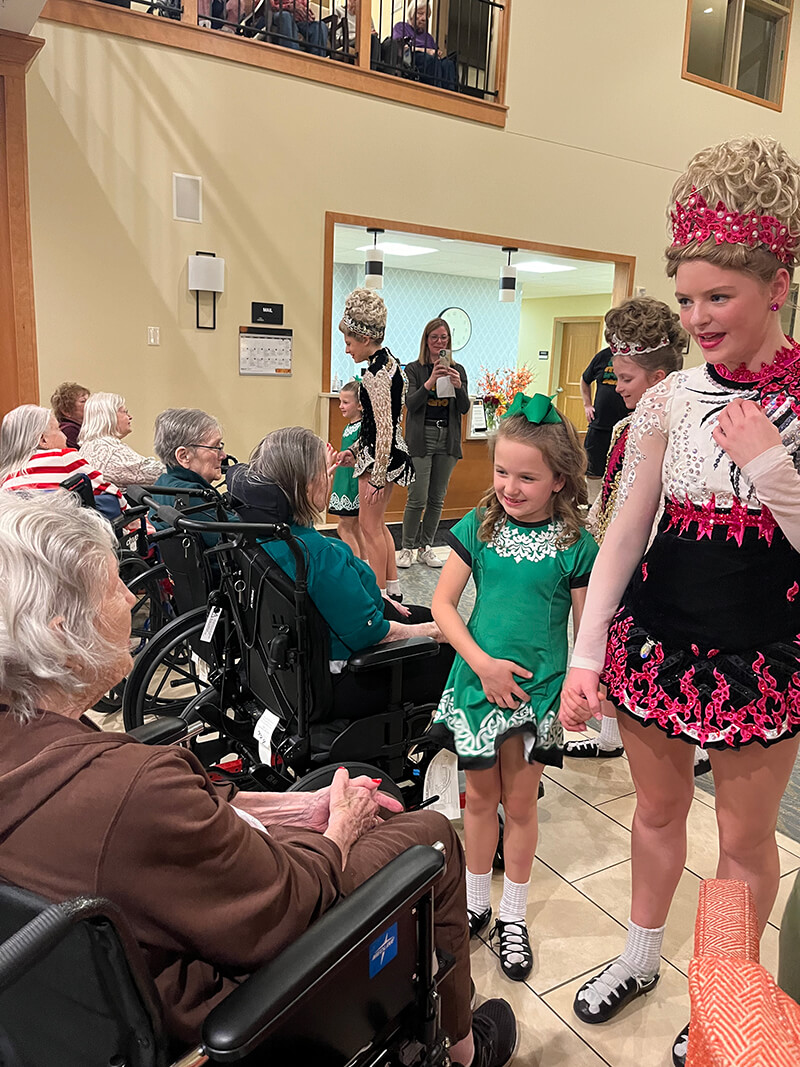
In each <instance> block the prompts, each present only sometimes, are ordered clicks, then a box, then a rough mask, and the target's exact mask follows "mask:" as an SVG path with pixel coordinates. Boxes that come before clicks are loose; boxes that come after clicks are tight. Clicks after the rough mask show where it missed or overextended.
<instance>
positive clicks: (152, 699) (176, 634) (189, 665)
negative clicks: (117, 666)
mask: <svg viewBox="0 0 800 1067" xmlns="http://www.w3.org/2000/svg"><path fill="white" fill-rule="evenodd" d="M205 622H206V609H205V608H197V609H196V610H195V611H189V612H187V613H186V614H185V615H181V616H179V617H178V618H177V619H175V620H174V622H171V623H169V624H168V625H167V626H165V627H163V628H162V629H161V630H159V632H158V633H157V634H155V636H154V637H152V638H151V639H150V640H149V641H148V642H147V644H146V645H145V647H144V648H143V649H142V651H141V652H140V653H139V655H138V656H137V657H136V660H135V662H134V664H133V670H132V671H131V673H130V674H129V675H128V680H127V683H126V685H125V691H124V694H123V700H122V715H123V719H124V722H125V729H126V730H133V729H135V728H136V727H137V726H143V725H144V723H145V722H146V721H147V719H148V718H149V716H151V715H181V714H182V713H183V711H184V710H185V708H186V706H187V705H188V704H189V702H190V701H191V700H194V699H195V698H196V697H197V695H198V693H200V692H201V690H203V689H205V688H206V687H207V686H208V681H207V672H208V663H207V662H205V661H204V660H202V659H200V658H199V656H198V655H197V653H196V652H195V649H197V648H202V649H203V650H205V649H206V648H207V649H208V656H209V659H211V658H212V656H213V652H212V648H211V645H202V646H201V645H200V640H199V638H200V634H201V633H202V631H203V627H204V626H205Z"/></svg>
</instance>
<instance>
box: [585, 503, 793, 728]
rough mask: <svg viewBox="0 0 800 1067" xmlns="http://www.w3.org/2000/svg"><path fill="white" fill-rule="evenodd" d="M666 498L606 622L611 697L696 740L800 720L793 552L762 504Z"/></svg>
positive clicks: (649, 720)
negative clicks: (710, 508)
mask: <svg viewBox="0 0 800 1067" xmlns="http://www.w3.org/2000/svg"><path fill="white" fill-rule="evenodd" d="M713 516H714V517H713V521H708V514H705V515H704V514H703V511H702V509H700V508H697V507H694V506H692V505H691V504H678V503H676V502H672V501H667V504H666V509H665V513H664V516H663V518H662V520H661V523H660V525H659V531H658V533H657V535H656V537H655V539H654V541H653V544H652V546H651V547H650V549H649V551H648V553H647V555H646V556H645V558H644V560H643V561H642V563H641V564H640V566H639V568H638V569H637V572H636V573H635V575H634V577H633V578H632V580H631V582H630V584H629V586H628V588H627V590H626V592H625V596H624V598H623V602H622V605H621V607H620V608H619V610H618V612H617V614H616V616H615V617H614V620H613V622H612V624H611V628H610V630H609V640H608V648H607V652H606V664H605V670H604V672H603V681H604V682H605V684H606V686H607V687H608V695H609V698H610V699H611V700H612V702H613V703H614V704H615V705H616V706H617V707H618V708H620V709H621V710H622V711H624V712H627V713H628V714H629V715H631V716H633V717H634V718H636V719H638V720H640V721H641V722H643V723H644V724H650V723H654V724H655V725H656V726H658V727H660V728H661V729H662V730H664V731H665V732H666V733H667V734H668V735H669V736H670V737H680V738H682V739H683V740H685V741H688V742H691V743H693V744H700V745H702V746H703V747H705V748H720V749H724V748H731V747H733V748H739V747H740V746H741V745H746V744H749V743H750V742H753V741H758V742H760V743H761V744H762V745H765V746H766V745H770V744H773V743H775V742H776V741H781V740H783V739H784V738H786V737H791V736H792V735H794V734H796V733H797V732H798V731H800V554H798V553H797V552H796V551H795V550H794V549H793V548H792V546H791V545H790V544H789V542H788V541H787V540H786V538H785V537H784V536H783V534H782V533H781V532H780V530H779V529H778V528H777V527H776V525H775V522H774V519H772V517H771V516H770V514H769V512H768V511H767V510H766V509H763V510H762V511H761V512H760V513H754V512H752V511H747V509H745V508H744V507H743V506H741V507H740V508H739V509H735V512H727V513H720V512H718V511H717V512H714V513H713Z"/></svg>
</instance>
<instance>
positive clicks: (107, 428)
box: [78, 393, 125, 445]
mask: <svg viewBox="0 0 800 1067" xmlns="http://www.w3.org/2000/svg"><path fill="white" fill-rule="evenodd" d="M124 407H125V397H124V396H120V395H119V393H90V394H89V396H88V397H87V399H86V407H85V408H84V409H83V422H82V423H81V430H80V433H79V434H78V444H79V445H85V444H87V443H88V442H89V441H94V439H95V438H96V437H119V428H118V426H117V412H118V411H119V409H120V408H124Z"/></svg>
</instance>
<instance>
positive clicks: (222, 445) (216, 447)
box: [186, 441, 225, 452]
mask: <svg viewBox="0 0 800 1067" xmlns="http://www.w3.org/2000/svg"><path fill="white" fill-rule="evenodd" d="M186 448H207V449H208V450H209V451H210V452H224V451H225V442H224V441H220V443H219V444H218V445H200V444H192V445H186Z"/></svg>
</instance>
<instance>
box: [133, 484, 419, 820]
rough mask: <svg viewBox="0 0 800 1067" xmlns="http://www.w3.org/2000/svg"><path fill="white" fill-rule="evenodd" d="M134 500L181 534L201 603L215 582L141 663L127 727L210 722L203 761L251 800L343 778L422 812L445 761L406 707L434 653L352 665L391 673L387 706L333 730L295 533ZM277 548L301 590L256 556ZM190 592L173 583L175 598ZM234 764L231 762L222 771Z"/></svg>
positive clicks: (324, 654) (200, 745) (391, 651)
mask: <svg viewBox="0 0 800 1067" xmlns="http://www.w3.org/2000/svg"><path fill="white" fill-rule="evenodd" d="M138 500H139V501H141V502H143V503H146V504H147V505H149V506H150V507H152V508H153V509H154V512H155V514H156V515H157V517H158V519H159V520H160V521H161V522H162V523H169V526H170V527H171V528H172V530H173V531H174V533H175V540H174V542H173V548H172V552H173V555H174V556H177V557H178V559H177V564H176V565H179V566H181V567H183V569H184V570H185V571H187V572H192V573H193V574H194V576H195V582H196V588H195V595H196V596H198V597H203V593H204V589H203V585H204V583H207V582H208V573H209V566H210V562H211V561H215V563H216V566H217V568H218V582H217V584H216V587H215V588H213V589H211V591H210V592H209V594H208V596H207V598H204V599H203V600H202V602H201V603H199V604H197V605H196V606H194V607H193V608H191V609H190V610H189V611H187V612H186V613H184V614H183V615H181V616H179V617H178V618H177V619H176V620H175V621H174V622H173V623H170V624H169V625H168V626H166V627H164V628H163V629H162V630H161V631H160V632H159V633H158V634H156V635H155V637H154V638H153V639H152V640H151V641H149V642H148V644H147V646H146V647H145V648H144V649H143V651H142V652H141V653H140V654H139V656H137V658H136V661H135V663H134V667H133V670H132V671H131V674H130V675H129V679H128V683H127V685H126V688H125V694H124V701H123V714H124V720H125V728H126V729H127V730H133V729H136V728H137V727H139V726H141V725H142V724H143V723H146V722H147V721H148V720H149V719H150V718H151V717H152V716H163V715H177V716H180V717H181V718H183V719H184V720H185V721H187V722H189V723H191V722H195V721H197V720H198V719H199V720H201V721H202V722H204V723H205V724H206V726H207V727H208V731H207V733H206V734H203V735H201V736H200V737H198V738H196V739H195V741H194V742H193V750H194V752H195V754H196V755H198V757H199V758H200V759H201V761H202V762H203V763H204V765H205V766H206V767H207V768H209V769H211V770H212V771H213V772H214V773H218V774H224V773H225V771H226V770H228V772H229V773H230V772H231V771H232V772H233V773H234V774H235V775H236V778H235V780H236V783H237V784H238V785H239V786H240V787H242V788H266V789H270V790H276V791H282V790H285V789H290V788H292V789H317V788H320V787H321V786H323V785H325V784H327V783H328V782H329V781H330V779H331V777H332V776H333V772H334V770H335V768H336V767H338V766H341V765H347V766H348V768H349V769H351V770H352V772H353V773H364V774H369V773H371V774H372V776H373V777H380V778H381V779H382V780H383V781H384V786H383V788H385V789H387V790H388V791H389V792H394V794H395V795H396V796H398V797H399V798H400V799H402V800H403V802H404V803H405V805H406V807H410V806H416V805H417V804H419V803H420V801H421V799H422V794H423V790H424V776H425V771H426V769H427V766H428V764H429V763H430V760H431V759H432V758H433V756H434V755H435V754H436V751H438V749H437V747H436V746H435V745H434V743H433V742H431V741H430V740H428V738H427V736H426V735H427V730H428V726H429V724H430V721H431V717H432V714H433V712H434V710H435V705H434V704H432V703H431V704H423V705H419V706H409V705H408V704H406V703H404V701H403V696H402V693H403V674H404V670H406V669H411V670H418V669H419V668H420V666H422V660H423V659H424V658H426V657H428V656H433V655H437V654H438V651H439V649H438V645H437V644H436V642H435V641H433V640H432V639H430V638H419V637H417V638H410V639H408V640H405V641H395V642H391V643H388V644H385V645H376V646H374V647H373V648H370V649H368V650H366V651H364V652H360V653H357V654H355V655H353V656H351V657H350V659H349V660H348V669H349V670H350V671H353V672H368V671H376V670H380V671H383V672H387V673H388V677H389V679H390V683H389V685H390V697H389V701H388V706H387V708H386V710H385V711H384V712H382V713H381V714H378V715H372V716H369V717H367V718H363V719H358V720H356V721H349V720H336V721H331V715H330V709H331V707H332V702H333V682H332V678H331V673H330V666H329V660H330V654H329V646H330V637H329V631H328V627H327V624H326V623H325V620H324V619H323V618H322V616H321V615H320V614H319V612H318V611H317V609H316V608H315V606H314V604H313V603H312V601H311V600H310V598H309V596H308V592H307V589H306V578H305V575H306V565H305V557H304V550H303V545H302V542H299V541H298V540H297V539H296V538H294V537H293V536H292V534H291V531H290V529H289V527H288V526H285V525H281V524H264V523H239V522H235V523H232V522H224V523H220V522H199V521H197V520H193V519H191V518H187V517H186V514H185V513H184V512H181V511H180V510H178V509H176V508H171V507H165V506H163V505H162V506H159V505H156V504H155V502H154V501H153V500H152V498H150V497H148V495H147V494H146V493H144V494H139V495H138ZM209 533H213V534H218V535H220V541H219V542H218V544H216V545H215V546H213V547H207V546H206V545H204V544H203V542H202V541H201V540H200V539H201V538H202V535H203V534H209ZM270 539H280V540H283V541H285V542H286V544H287V545H288V547H289V549H290V551H291V552H292V555H293V557H294V560H295V565H296V580H295V581H292V580H291V579H290V578H289V577H288V576H287V575H286V573H285V572H284V571H283V570H282V569H281V568H280V567H279V566H278V565H277V564H276V563H275V562H274V560H272V558H271V557H270V556H269V555H268V554H267V553H266V552H265V551H264V550H263V549H262V548H261V547H260V545H259V543H258V542H259V541H265V540H270ZM166 544H167V542H166V541H165V542H164V545H165V546H166ZM201 546H202V547H201ZM181 556H182V557H183V558H182V559H181ZM168 566H169V564H168ZM181 584H182V583H181V581H180V580H177V579H176V592H177V590H178V589H179V588H180V586H181ZM228 755H232V756H233V757H234V761H233V762H232V761H231V760H224V762H222V763H221V762H220V760H221V759H222V757H223V756H228Z"/></svg>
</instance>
